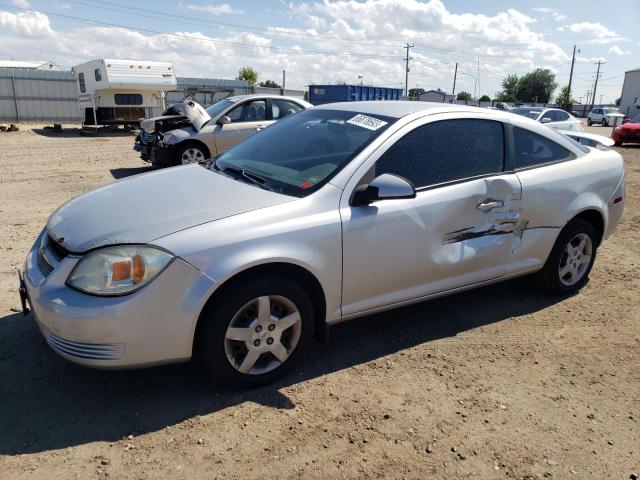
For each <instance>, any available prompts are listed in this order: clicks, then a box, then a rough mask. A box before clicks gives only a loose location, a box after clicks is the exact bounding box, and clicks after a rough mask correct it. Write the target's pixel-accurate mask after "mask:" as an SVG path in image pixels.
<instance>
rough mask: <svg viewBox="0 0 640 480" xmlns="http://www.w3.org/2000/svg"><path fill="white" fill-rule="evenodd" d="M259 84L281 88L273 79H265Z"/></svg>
mask: <svg viewBox="0 0 640 480" xmlns="http://www.w3.org/2000/svg"><path fill="white" fill-rule="evenodd" d="M259 85H260V86H261V87H267V88H281V87H280V85H278V84H277V83H276V82H274V81H273V80H265V81H264V82H260V84H259Z"/></svg>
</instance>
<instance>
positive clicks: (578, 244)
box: [534, 218, 598, 295]
mask: <svg viewBox="0 0 640 480" xmlns="http://www.w3.org/2000/svg"><path fill="white" fill-rule="evenodd" d="M597 238H598V237H597V234H596V231H595V229H594V228H593V226H592V225H591V224H590V223H588V222H586V221H584V220H581V219H579V218H576V219H573V220H572V221H571V222H569V223H568V224H567V226H565V227H564V228H563V229H562V231H561V232H560V235H559V236H558V239H557V240H556V243H555V245H554V246H553V249H552V250H551V253H550V254H549V258H547V261H546V263H545V265H544V267H543V269H542V270H540V271H539V272H537V273H536V274H534V281H535V283H536V285H537V286H538V287H540V288H542V289H543V290H546V291H547V292H549V293H551V294H553V295H570V294H572V293H575V292H577V291H578V290H580V289H581V288H582V287H584V285H585V284H586V283H587V281H588V280H589V272H590V271H591V267H593V262H594V260H595V258H596V248H597V245H598V243H597Z"/></svg>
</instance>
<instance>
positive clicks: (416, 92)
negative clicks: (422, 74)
mask: <svg viewBox="0 0 640 480" xmlns="http://www.w3.org/2000/svg"><path fill="white" fill-rule="evenodd" d="M421 93H424V88H410V89H409V96H410V97H417V96H418V95H420V94H421Z"/></svg>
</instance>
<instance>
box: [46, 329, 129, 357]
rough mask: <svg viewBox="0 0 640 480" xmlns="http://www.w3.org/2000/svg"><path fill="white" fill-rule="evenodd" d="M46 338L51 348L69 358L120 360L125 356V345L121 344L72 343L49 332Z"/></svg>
mask: <svg viewBox="0 0 640 480" xmlns="http://www.w3.org/2000/svg"><path fill="white" fill-rule="evenodd" d="M45 337H46V339H47V343H48V344H49V346H50V347H51V348H53V349H54V350H55V351H56V352H58V353H60V354H63V355H67V356H69V357H75V358H81V359H83V360H119V359H121V358H122V356H123V355H124V344H121V343H85V342H72V341H71V340H65V339H64V338H62V337H59V336H57V335H55V334H53V333H51V332H49V331H47V332H46V334H45Z"/></svg>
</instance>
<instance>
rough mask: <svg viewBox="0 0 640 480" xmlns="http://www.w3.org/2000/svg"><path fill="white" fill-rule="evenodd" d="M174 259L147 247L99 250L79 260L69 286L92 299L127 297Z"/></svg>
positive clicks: (136, 246) (131, 246) (122, 246)
mask: <svg viewBox="0 0 640 480" xmlns="http://www.w3.org/2000/svg"><path fill="white" fill-rule="evenodd" d="M172 259H173V255H171V254H170V253H168V252H166V251H164V250H160V249H159V248H156V247H150V246H148V245H121V246H116V247H105V248H100V249H98V250H94V251H92V252H89V253H88V254H86V255H85V256H84V257H83V258H82V259H81V260H80V262H79V263H78V264H77V265H76V267H75V268H74V269H73V271H72V272H71V275H69V279H68V280H67V284H68V285H69V286H71V287H73V288H76V289H78V290H81V291H83V292H86V293H91V294H93V295H103V296H114V295H124V294H127V293H132V292H135V291H136V290H138V289H140V288H142V287H143V286H144V285H146V284H147V283H149V282H150V281H151V280H153V279H154V278H155V277H156V276H158V274H159V273H160V272H162V270H164V268H165V267H166V266H167V265H168V264H169V262H171V260H172Z"/></svg>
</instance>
